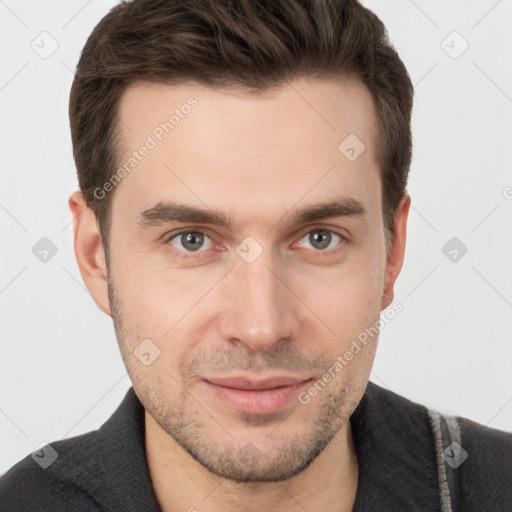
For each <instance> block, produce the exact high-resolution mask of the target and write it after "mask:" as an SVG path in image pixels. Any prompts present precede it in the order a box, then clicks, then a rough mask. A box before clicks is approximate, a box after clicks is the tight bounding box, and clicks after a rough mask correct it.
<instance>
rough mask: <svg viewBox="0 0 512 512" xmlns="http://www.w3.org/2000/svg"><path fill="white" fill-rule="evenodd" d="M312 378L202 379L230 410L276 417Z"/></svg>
mask: <svg viewBox="0 0 512 512" xmlns="http://www.w3.org/2000/svg"><path fill="white" fill-rule="evenodd" d="M312 381H313V378H312V377H305V378H300V377H293V376H275V377H268V378H265V379H258V380H256V379H249V378H247V377H227V378H208V379H203V382H204V383H205V385H206V387H207V389H208V390H209V391H210V392H211V393H212V394H213V395H214V397H215V398H217V399H220V400H221V401H222V402H223V403H224V404H226V405H227V406H228V407H230V408H232V409H234V410H236V411H238V412H243V413H247V414H273V413H276V412H278V411H280V410H282V409H283V408H284V407H286V406H287V405H288V404H290V402H291V401H292V400H293V399H294V398H296V397H297V395H298V394H299V392H300V391H301V390H302V389H303V388H305V387H307V386H308V385H310V383H311V382H312Z"/></svg>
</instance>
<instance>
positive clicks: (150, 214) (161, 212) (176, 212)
mask: <svg viewBox="0 0 512 512" xmlns="http://www.w3.org/2000/svg"><path fill="white" fill-rule="evenodd" d="M367 213H368V212H367V210H366V208H365V206H364V205H363V203H361V202H360V201H358V200H357V199H354V198H350V197H349V198H341V199H336V200H332V201H329V202H325V203H320V204H316V205H313V206H307V207H304V208H301V209H299V210H297V211H295V212H294V213H293V215H292V217H291V221H290V222H291V224H292V225H299V224H304V223H308V222H314V221H317V220H321V219H327V218H333V217H366V216H367ZM288 216H289V214H287V215H286V216H285V217H288ZM172 222H191V223H198V224H211V225H214V226H222V227H225V228H227V229H231V227H232V225H233V223H232V221H231V219H230V217H229V216H228V215H226V214H225V213H224V212H222V211H213V210H208V209H202V208H197V207H195V206H190V205H187V204H183V203H178V202H175V201H161V202H159V203H158V204H156V205H155V206H152V207H151V208H148V209H146V210H144V211H143V212H141V214H140V215H139V217H138V219H137V220H136V223H137V224H138V225H139V226H140V227H141V228H143V229H147V228H150V227H154V226H161V225H165V224H170V223H172Z"/></svg>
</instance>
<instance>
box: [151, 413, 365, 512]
mask: <svg viewBox="0 0 512 512" xmlns="http://www.w3.org/2000/svg"><path fill="white" fill-rule="evenodd" d="M145 423H146V453H147V459H148V466H149V473H150V476H151V480H152V483H153V488H154V491H155V495H156V497H157V500H158V502H159V504H160V508H161V509H162V512H177V511H185V510H186V511H190V512H194V511H196V512H220V511H222V512H232V511H239V510H244V512H256V511H258V512H260V511H261V510H265V511H268V512H273V511H279V512H296V511H297V512H299V511H300V512H304V510H308V512H315V511H322V512H334V511H336V512H350V511H351V510H352V507H353V504H354V501H355V496H356V491H357V482H358V464H357V456H356V453H355V447H354V442H353V438H352V430H351V425H350V421H347V422H346V423H345V425H344V426H343V428H342V429H341V430H340V431H339V432H338V433H337V434H336V436H335V437H334V438H333V439H332V441H331V442H330V443H329V444H328V445H327V446H326V448H325V449H324V450H323V451H322V453H321V454H320V455H319V456H318V457H317V458H316V459H315V460H314V461H313V462H312V463H311V464H310V465H309V466H308V467H307V468H306V469H305V470H304V471H302V472H301V473H299V474H298V475H296V476H294V477H293V478H290V479H288V480H285V481H281V482H256V483H255V482H250V483H239V482H234V481H231V480H227V479H224V478H220V477H218V476H216V475H214V474H213V473H211V472H210V471H208V470H207V469H206V468H204V467H203V466H202V465H201V464H199V463H198V462H197V461H196V460H195V459H193V458H192V457H191V456H190V455H189V454H188V453H187V452H186V451H185V450H184V449H183V448H182V447H181V446H179V445H178V444H177V443H176V441H175V440H174V439H173V438H172V437H171V436H169V435H168V434H167V433H166V432H165V431H164V430H163V429H162V428H161V427H160V425H158V424H157V423H156V422H155V420H154V419H153V418H152V417H151V416H150V415H149V414H148V412H146V414H145Z"/></svg>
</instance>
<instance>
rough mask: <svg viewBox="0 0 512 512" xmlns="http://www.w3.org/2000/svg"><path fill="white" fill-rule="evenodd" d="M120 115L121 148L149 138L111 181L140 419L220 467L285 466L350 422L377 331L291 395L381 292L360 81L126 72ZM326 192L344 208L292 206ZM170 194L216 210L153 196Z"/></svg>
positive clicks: (276, 471)
mask: <svg viewBox="0 0 512 512" xmlns="http://www.w3.org/2000/svg"><path fill="white" fill-rule="evenodd" d="M191 97H193V98H194V100H193V101H189V103H188V104H189V105H192V104H193V105H194V106H193V107H192V108H190V109H189V108H186V107H185V108H182V106H183V105H185V104H187V101H188V100H189V99H190V98H191ZM195 102H197V103H195ZM175 109H178V110H179V114H176V117H175V118H174V119H173V123H174V124H173V127H172V129H169V126H167V130H168V133H166V131H165V130H163V129H162V127H161V125H160V123H164V122H166V121H169V118H170V117H171V115H173V114H174V113H175V112H174V111H175ZM185 112H188V113H187V114H186V113H185ZM119 115H120V118H121V120H122V124H121V126H122V135H123V138H122V147H121V149H122V152H121V153H122V154H121V158H120V160H121V162H126V161H128V159H129V158H130V157H131V156H133V155H132V153H133V151H138V150H139V148H140V147H141V146H142V145H144V144H146V145H147V147H149V148H150V149H149V151H148V152H147V155H146V156H145V157H143V158H140V161H139V160H138V161H137V164H136V165H133V168H132V169H131V170H130V172H129V173H128V174H127V176H126V177H124V178H123V179H122V181H121V182H120V183H119V184H118V185H117V186H116V190H115V195H114V198H113V203H112V224H111V232H110V272H109V276H108V279H109V283H108V284H109V297H110V302H111V303H110V306H111V312H112V316H113V318H114V320H116V321H117V324H116V334H117V337H118V341H119V344H120V349H121V352H122V355H123V359H124V362H125V364H126V367H127V369H128V372H129V375H130V378H131V380H132V383H133V387H134V389H135V391H136V393H137V395H138V397H139V398H140V400H141V402H142V403H143V405H144V407H145V408H146V411H147V414H149V415H150V416H148V421H155V422H156V423H157V424H158V425H160V427H161V428H162V429H163V430H164V431H165V432H167V433H168V434H169V435H170V436H171V438H169V439H170V440H171V439H172V442H173V443H174V442H177V443H178V444H179V445H181V446H182V447H183V448H184V449H185V450H187V451H188V452H189V453H190V454H191V455H192V456H193V457H194V458H195V459H196V460H197V461H199V462H200V463H201V464H202V465H203V466H204V467H206V468H207V469H209V470H210V471H211V472H213V473H215V474H217V475H219V476H222V477H225V478H230V479H234V480H237V481H242V480H247V481H258V480H259V481H271V480H282V479H286V478H290V477H291V476H293V475H295V474H297V473H299V472H300V471H301V470H303V469H304V468H305V467H307V465H308V464H309V463H310V462H311V461H312V460H313V459H314V458H315V457H316V456H317V455H318V454H319V453H320V452H321V451H322V449H323V448H324V447H325V446H326V445H327V444H328V443H329V441H331V439H333V437H334V436H335V434H336V433H337V432H339V431H340V429H341V428H342V427H343V425H344V424H345V422H347V420H348V418H349V416H350V414H351V413H352V412H353V410H354V408H355V407H356V405H357V403H358V402H359V400H360V398H361V396H362V394H363V392H364V389H365V387H366V384H367V381H368V378H369V374H370V370H371V366H372V363H373V359H374V354H375V349H376V343H377V337H374V338H373V339H370V340H369V341H368V343H367V344H366V345H364V346H362V350H361V351H360V352H359V353H358V354H357V355H355V356H354V358H353V359H352V360H351V361H350V362H349V363H348V364H346V365H344V366H343V368H342V369H341V370H338V371H337V372H335V376H334V377H333V378H332V380H331V382H329V383H328V384H327V385H325V387H323V389H321V390H320V391H318V392H317V393H316V395H314V393H313V394H308V396H309V398H310V399H309V400H305V399H304V396H305V395H304V393H308V390H309V389H310V387H311V386H312V385H314V383H315V381H317V380H318V379H321V377H322V375H323V374H324V372H325V371H327V370H328V368H329V367H333V365H334V363H335V362H336V361H338V360H339V359H338V356H343V354H344V353H345V352H346V351H347V350H349V348H350V346H351V344H352V342H353V341H354V340H355V339H357V336H358V334H359V333H361V332H362V331H364V329H365V328H368V327H370V326H374V325H375V323H376V322H377V320H378V319H379V314H380V311H381V309H382V308H384V307H386V306H387V305H388V304H389V300H387V301H386V300H385V299H384V298H383V297H384V295H383V292H384V287H385V273H386V255H385V237H384V229H383V220H382V203H381V181H380V177H379V174H378V170H377V162H376V158H375V153H374V150H375V143H376V136H377V131H376V122H377V118H376V115H375V111H374V107H373V104H372V100H371V96H370V94H369V92H368V91H367V90H366V89H365V88H364V87H363V86H362V85H360V84H359V83H357V82H354V81H348V80H347V81H344V82H336V83H335V82H327V81H310V82H306V81H295V82H292V83H291V85H286V86H283V87H282V88H281V89H280V90H278V91H277V92H274V93H272V94H265V95H262V96H255V95H244V94H241V93H238V94H235V93H233V92H229V91H225V90H224V91H214V90H212V89H209V88H205V87H202V86H198V85H190V84H187V85H179V86H165V85H155V84H149V83H146V82H138V83H137V84H134V85H133V86H132V87H130V88H129V89H128V90H127V91H126V92H125V93H124V95H123V96H122V99H121V103H120V106H119ZM177 118H179V121H177ZM159 126H160V130H159V129H158V127H159ZM350 134H354V135H355V136H357V138H358V139H359V140H360V141H361V142H362V143H364V144H365V146H366V149H365V150H364V151H363V152H362V153H361V154H360V155H359V156H357V155H358V153H359V152H360V151H361V149H362V147H363V146H361V145H360V143H359V142H357V140H356V139H354V137H353V135H352V136H351V137H352V138H351V139H348V142H346V143H345V146H346V145H347V144H348V146H349V147H348V150H347V147H345V146H343V145H342V150H340V149H339V146H340V143H342V142H343V141H344V140H345V139H346V137H347V136H349V135H350ZM148 136H150V138H151V139H152V140H153V142H154V143H155V144H153V143H151V142H149V139H148ZM159 139H161V140H159ZM354 141H356V142H357V144H355V143H354ZM354 144H355V145H354ZM350 147H354V151H351V150H350ZM142 152H143V153H146V152H145V151H144V150H143V151H142ZM347 156H348V157H350V158H348V157H347ZM354 156H357V158H355V159H354ZM139 157H140V152H139ZM132 164H133V161H132ZM128 168H129V167H127V169H128ZM334 202H346V204H348V210H349V212H348V213H351V214H350V215H347V214H339V215H336V216H327V217H325V218H318V219H315V220H311V217H310V218H305V217H302V219H297V218H296V217H297V213H298V212H303V211H305V210H309V209H312V208H314V207H316V206H318V205H323V204H326V203H334ZM170 203H173V204H176V205H187V206H189V207H193V208H197V209H201V210H204V211H205V212H207V213H210V214H211V213H212V212H215V213H220V214H221V215H222V216H223V217H224V218H225V219H228V220H229V222H230V224H229V226H228V225H224V224H222V223H213V222H211V221H210V219H207V218H201V219H197V218H195V219H192V218H190V217H187V216H181V217H179V219H180V220H176V217H175V216H174V215H173V212H174V213H176V211H177V209H174V210H171V209H165V208H160V209H159V210H158V209H154V207H155V206H156V205H159V204H160V205H163V204H170ZM354 205H356V206H357V205H359V206H360V208H359V210H361V211H358V208H354ZM362 210H364V213H363V211H362ZM342 213H343V212H342ZM345 213H347V212H345ZM187 219H188V220H187ZM385 302H387V303H385ZM143 340H145V341H143ZM148 340H150V341H148ZM141 343H142V345H141ZM360 345H361V344H360ZM136 354H137V355H138V357H137V355H136ZM141 359H142V361H141ZM273 377H286V378H288V380H281V381H273V382H272V381H268V380H267V381H266V382H264V380H265V379H268V378H273ZM230 378H234V379H235V380H231V381H229V380H224V381H222V379H230ZM237 378H240V379H242V381H237V380H236V379H237ZM290 379H291V380H290ZM212 381H215V382H216V383H217V384H214V383H212ZM294 384H297V385H294ZM276 385H281V386H282V387H281V389H280V390H279V389H275V388H276ZM241 387H242V388H243V387H249V388H251V389H249V390H243V391H240V389H233V388H241ZM230 388H231V389H230ZM255 388H260V389H259V390H255ZM261 388H267V389H266V391H264V390H262V389H261ZM268 388H274V390H273V391H272V390H269V389H268ZM299 393H302V395H301V396H302V397H303V399H302V400H299V399H298V396H299ZM313 395H314V396H313ZM305 402H307V403H305Z"/></svg>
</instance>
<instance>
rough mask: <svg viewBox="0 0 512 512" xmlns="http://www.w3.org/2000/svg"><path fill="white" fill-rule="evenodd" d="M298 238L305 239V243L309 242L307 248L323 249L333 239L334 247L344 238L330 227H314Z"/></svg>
mask: <svg viewBox="0 0 512 512" xmlns="http://www.w3.org/2000/svg"><path fill="white" fill-rule="evenodd" d="M300 240H306V241H307V243H309V244H310V247H308V248H309V249H316V250H317V251H325V250H326V249H328V248H329V246H330V245H331V244H332V242H333V241H334V242H336V243H335V244H334V245H333V246H332V247H336V246H337V245H339V244H340V242H342V241H343V240H345V239H344V237H342V236H341V235H338V234H337V233H335V232H334V231H331V230H330V229H314V230H313V231H310V232H309V233H307V234H306V235H305V236H303V237H302V238H301V239H300Z"/></svg>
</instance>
